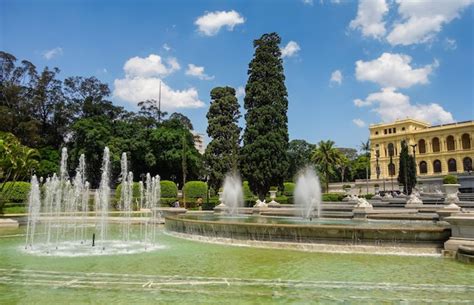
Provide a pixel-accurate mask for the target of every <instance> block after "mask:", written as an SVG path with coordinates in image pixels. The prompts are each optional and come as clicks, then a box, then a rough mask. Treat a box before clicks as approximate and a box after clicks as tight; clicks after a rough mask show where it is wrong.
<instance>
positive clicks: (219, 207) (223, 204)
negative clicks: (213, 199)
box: [214, 192, 227, 213]
mask: <svg viewBox="0 0 474 305" xmlns="http://www.w3.org/2000/svg"><path fill="white" fill-rule="evenodd" d="M218 194H219V202H220V203H219V205H217V206H215V207H214V211H216V212H218V213H219V212H222V211H224V210H225V209H227V206H226V205H225V203H224V201H223V200H224V199H223V197H222V192H218Z"/></svg>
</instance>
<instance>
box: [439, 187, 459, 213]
mask: <svg viewBox="0 0 474 305" xmlns="http://www.w3.org/2000/svg"><path fill="white" fill-rule="evenodd" d="M443 186H444V190H445V192H446V197H445V199H444V203H445V204H446V208H457V209H459V206H458V205H457V204H458V203H459V197H458V191H459V187H460V186H461V185H460V184H443Z"/></svg>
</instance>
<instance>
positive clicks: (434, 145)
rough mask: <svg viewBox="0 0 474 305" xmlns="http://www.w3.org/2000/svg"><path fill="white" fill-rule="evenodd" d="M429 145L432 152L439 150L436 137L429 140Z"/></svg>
mask: <svg viewBox="0 0 474 305" xmlns="http://www.w3.org/2000/svg"><path fill="white" fill-rule="evenodd" d="M431 145H432V146H433V152H439V150H440V149H439V139H438V138H433V140H431Z"/></svg>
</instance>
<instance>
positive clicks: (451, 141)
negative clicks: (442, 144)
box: [446, 136, 455, 150]
mask: <svg viewBox="0 0 474 305" xmlns="http://www.w3.org/2000/svg"><path fill="white" fill-rule="evenodd" d="M446 146H447V147H448V150H454V149H455V147H454V146H455V145H454V137H453V136H448V137H447V138H446Z"/></svg>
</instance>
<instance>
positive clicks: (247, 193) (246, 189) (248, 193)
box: [242, 181, 255, 198]
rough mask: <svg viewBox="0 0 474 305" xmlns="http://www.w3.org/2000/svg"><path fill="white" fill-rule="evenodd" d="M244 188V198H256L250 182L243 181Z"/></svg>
mask: <svg viewBox="0 0 474 305" xmlns="http://www.w3.org/2000/svg"><path fill="white" fill-rule="evenodd" d="M242 189H243V192H244V198H255V194H254V193H252V191H251V190H250V186H249V182H248V181H244V182H243V183H242Z"/></svg>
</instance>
